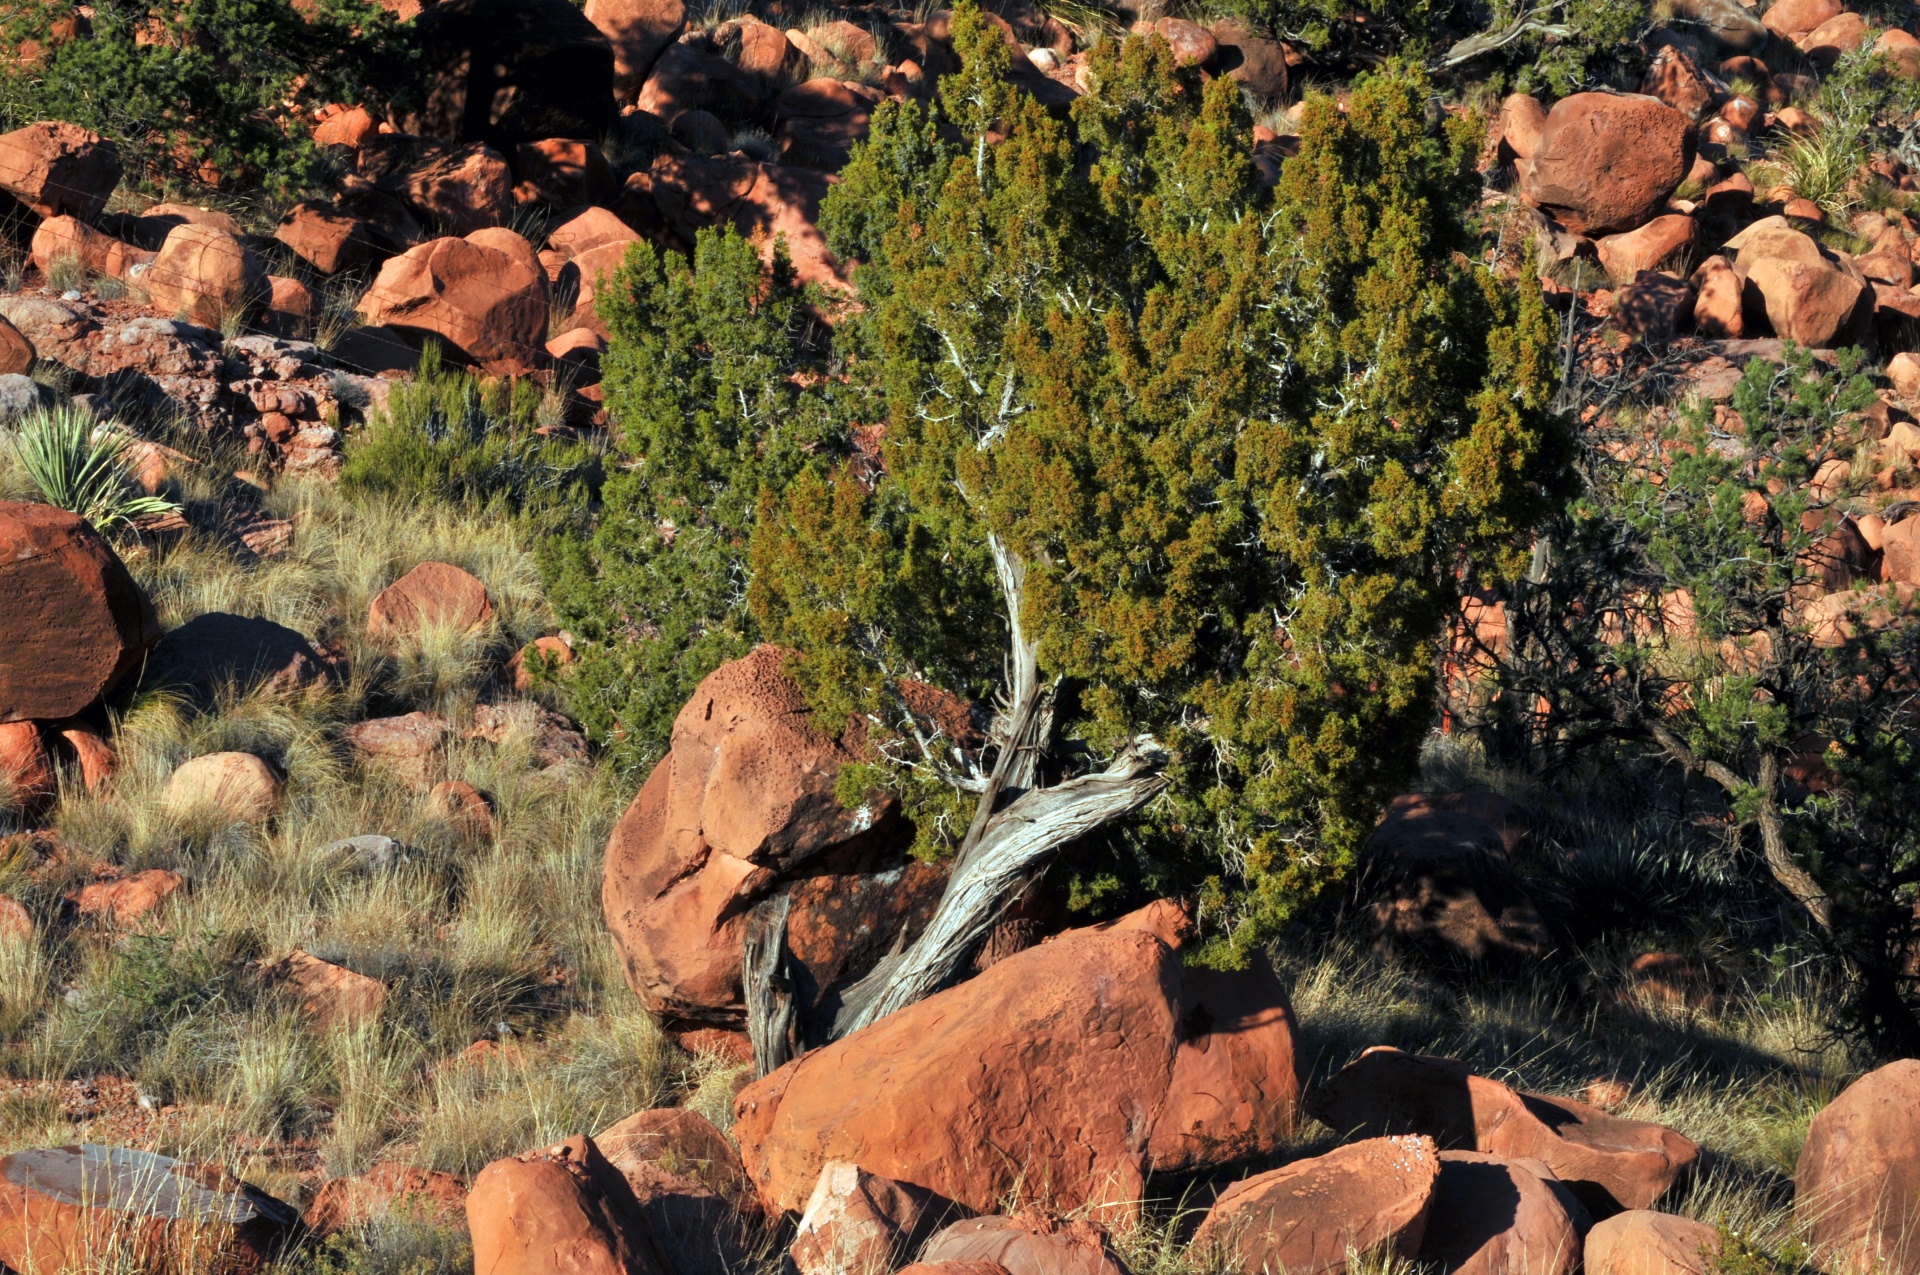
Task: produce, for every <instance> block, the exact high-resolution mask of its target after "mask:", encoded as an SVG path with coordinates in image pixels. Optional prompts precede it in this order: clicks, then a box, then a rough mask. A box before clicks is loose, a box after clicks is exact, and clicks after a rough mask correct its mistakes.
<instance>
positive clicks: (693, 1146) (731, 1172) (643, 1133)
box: [593, 1107, 753, 1200]
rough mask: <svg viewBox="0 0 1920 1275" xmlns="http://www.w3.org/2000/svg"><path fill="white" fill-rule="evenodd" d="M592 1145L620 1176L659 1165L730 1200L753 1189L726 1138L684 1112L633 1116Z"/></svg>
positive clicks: (658, 1110) (708, 1123) (679, 1109)
mask: <svg viewBox="0 0 1920 1275" xmlns="http://www.w3.org/2000/svg"><path fill="white" fill-rule="evenodd" d="M593 1141H594V1144H595V1145H596V1146H598V1147H599V1148H600V1150H601V1153H602V1154H603V1155H605V1156H606V1158H607V1163H608V1164H611V1165H612V1166H613V1167H614V1168H616V1169H618V1170H620V1172H622V1173H628V1172H629V1171H630V1170H631V1169H632V1168H634V1167H635V1166H637V1165H640V1164H643V1163H645V1164H658V1165H661V1166H663V1167H665V1168H666V1169H668V1170H669V1171H671V1172H673V1173H677V1174H679V1175H680V1176H682V1177H687V1178H692V1179H693V1180H695V1181H696V1182H700V1183H703V1184H704V1185H706V1186H707V1187H709V1188H711V1189H712V1190H714V1191H716V1192H718V1193H719V1194H721V1195H724V1196H726V1197H727V1198H728V1199H732V1200H741V1199H745V1198H747V1196H748V1195H749V1194H751V1192H752V1189H753V1183H752V1182H751V1181H749V1180H748V1178H747V1171H746V1168H745V1167H744V1166H743V1165H742V1164H741V1163H740V1153H739V1152H737V1151H735V1150H734V1149H733V1144H732V1143H731V1142H729V1141H727V1135H726V1134H724V1133H722V1132H720V1129H719V1127H718V1126H717V1125H715V1124H714V1123H713V1121H711V1120H709V1119H707V1118H706V1117H705V1116H703V1115H701V1114H700V1113H699V1112H697V1111H688V1110H687V1109H686V1108H684V1107H654V1108H650V1109H648V1110H646V1111H636V1112H634V1113H633V1114H632V1115H630V1116H628V1117H627V1118H626V1119H624V1120H621V1121H619V1122H617V1123H615V1124H612V1125H609V1126H607V1128H605V1129H603V1130H601V1131H600V1132H599V1133H597V1134H595V1135H594V1139H593Z"/></svg>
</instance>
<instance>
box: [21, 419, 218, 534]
mask: <svg viewBox="0 0 1920 1275" xmlns="http://www.w3.org/2000/svg"><path fill="white" fill-rule="evenodd" d="M131 443H132V439H130V438H129V437H128V436H127V435H126V434H125V433H124V432H123V431H122V430H121V429H120V428H119V427H118V425H117V424H116V423H114V422H107V423H105V424H99V425H96V423H95V421H94V419H93V417H92V416H91V415H89V414H88V413H86V412H84V411H82V410H80V409H79V408H76V407H72V406H70V405H62V406H60V407H55V408H51V409H48V408H43V409H41V410H40V411H38V412H35V413H34V414H33V415H32V416H31V417H29V418H28V419H27V422H26V423H25V424H24V425H22V426H21V427H20V431H19V433H18V435H17V436H16V437H15V438H14V440H13V447H14V451H15V452H16V453H17V454H18V455H19V457H20V465H21V468H23V469H25V470H26V471H27V476H28V477H29V478H31V479H33V484H34V486H36V487H38V488H39V489H40V494H41V495H42V496H43V497H45V498H46V501H47V503H48V504H50V505H58V506H59V507H60V508H62V509H68V510H71V511H72V512H74V513H76V514H79V515H80V516H81V517H82V518H85V519H86V520H87V521H88V522H90V523H92V524H93V525H94V526H95V527H97V528H99V529H100V530H102V531H104V530H106V529H108V528H109V527H113V526H116V525H120V524H129V523H132V522H133V521H134V520H135V519H136V518H145V517H149V516H153V515H160V514H170V513H176V512H178V511H179V508H180V506H179V505H177V504H175V503H174V502H173V501H171V500H167V499H166V498H164V497H161V496H149V495H146V494H144V493H143V492H141V491H140V489H139V487H138V485H137V484H136V483H135V482H134V480H133V475H132V474H131V473H129V472H128V470H127V465H126V454H127V448H128V447H129V446H130V445H131Z"/></svg>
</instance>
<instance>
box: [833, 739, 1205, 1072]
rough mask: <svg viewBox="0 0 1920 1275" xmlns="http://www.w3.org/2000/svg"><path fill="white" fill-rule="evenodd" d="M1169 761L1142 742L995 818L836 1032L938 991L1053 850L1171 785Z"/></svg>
mask: <svg viewBox="0 0 1920 1275" xmlns="http://www.w3.org/2000/svg"><path fill="white" fill-rule="evenodd" d="M1166 761H1167V756H1166V753H1165V752H1163V751H1162V750H1161V749H1160V748H1159V747H1158V746H1157V745H1156V744H1154V743H1153V741H1152V740H1151V739H1147V738H1146V737H1144V736H1143V737H1141V738H1140V739H1137V740H1135V741H1134V743H1133V744H1132V745H1131V746H1129V747H1128V748H1127V749H1126V750H1125V751H1124V752H1122V753H1121V754H1120V755H1119V756H1118V757H1116V758H1115V759H1114V761H1113V763H1112V764H1111V765H1110V766H1108V767H1107V769H1106V770H1104V771H1102V772H1100V773H1099V774H1094V775H1083V776H1081V777H1080V778H1078V779H1072V780H1068V781H1067V782H1066V783H1064V784H1059V785H1057V786H1055V787H1052V788H1035V789H1030V790H1029V791H1028V792H1026V793H1025V794H1023V795H1022V796H1021V797H1019V798H1018V799H1017V800H1015V801H1014V802H1013V803H1012V804H1011V805H1009V806H1008V807H1007V808H1006V809H1005V810H1002V811H999V812H997V813H996V814H994V815H992V816H990V817H989V818H988V820H987V822H986V825H985V828H984V831H982V833H981V834H980V836H979V838H978V840H977V841H976V842H975V844H974V846H973V848H972V850H971V852H970V853H968V854H966V855H964V856H963V857H961V858H960V859H957V860H956V861H955V863H954V869H953V876H952V877H951V878H950V879H949V880H948V882H947V888H946V892H945V893H944V894H943V895H941V897H940V905H939V907H937V908H936V909H935V910H934V914H933V918H932V919H931V920H930V921H928V922H927V928H926V929H925V930H923V931H922V932H921V934H920V937H919V938H917V939H915V940H914V941H913V943H912V945H911V946H909V947H908V948H907V949H906V950H905V951H903V952H900V953H898V954H897V955H893V956H889V957H887V958H886V959H884V960H882V961H881V963H880V964H879V965H878V966H877V967H876V968H875V969H874V970H873V972H872V973H870V974H868V975H867V977H866V978H864V979H862V980H861V981H860V982H859V983H857V984H855V985H854V987H853V988H852V989H850V990H849V991H848V993H847V995H846V997H845V999H844V1001H843V1003H842V1008H841V1012H840V1014H839V1016H838V1017H836V1018H835V1020H834V1024H833V1034H834V1036H835V1037H836V1038H838V1037H841V1036H845V1035H848V1034H849V1033H851V1032H856V1031H859V1030H860V1029H861V1028H862V1027H865V1026H866V1025H867V1024H869V1023H872V1022H876V1021H878V1020H879V1019H881V1018H884V1017H885V1016H886V1015H888V1014H891V1013H892V1012H894V1011H895V1010H897V1009H904V1008H905V1007H906V1006H908V1005H911V1004H913V1003H914V1002H915V1001H919V1000H924V999H925V998H926V997H928V996H931V995H933V993H935V992H937V991H939V990H940V989H941V988H942V987H943V986H945V985H946V984H947V982H948V981H949V980H950V979H952V977H953V976H954V974H956V973H957V972H958V971H959V968H960V965H961V963H962V962H963V961H965V960H966V958H967V957H968V956H970V955H971V954H972V952H973V950H974V949H975V948H976V947H977V946H978V945H979V943H980V941H981V940H982V939H983V938H985V937H986V935H987V931H989V930H991V929H992V928H993V925H994V923H995V922H996V921H998V920H999V919H1000V914H1001V913H1002V912H1003V911H1005V910H1006V906H1007V903H1008V901H1009V900H1011V899H1012V898H1014V897H1015V896H1016V895H1017V894H1018V893H1019V892H1020V890H1021V889H1022V888H1024V887H1025V886H1026V884H1027V882H1028V881H1030V880H1031V879H1032V878H1033V875H1034V873H1035V872H1037V871H1038V870H1039V868H1040V867H1041V865H1042V864H1044V862H1045V861H1046V860H1047V859H1048V858H1049V857H1050V856H1051V855H1052V854H1053V853H1054V852H1055V851H1057V850H1059V849H1060V848H1061V847H1062V846H1065V845H1067V844H1068V843H1070V842H1072V841H1074V840H1076V839H1078V838H1080V837H1083V836H1085V835H1086V834H1087V833H1089V832H1091V831H1093V830H1094V829H1096V828H1098V827H1101V826H1102V825H1104V824H1107V823H1111V822H1113V821H1114V820H1116V819H1122V818H1125V817H1126V816H1128V815H1130V814H1132V813H1133V812H1134V811H1136V810H1138V809H1140V808H1141V807H1142V806H1144V805H1146V804H1147V803H1148V802H1149V801H1151V800H1153V798H1154V797H1155V796H1157V795H1158V794H1159V792H1160V790H1161V789H1162V788H1164V787H1166V782H1167V781H1166V777H1165V776H1164V775H1163V774H1162V773H1161V772H1162V770H1163V769H1164V768H1165V766H1166Z"/></svg>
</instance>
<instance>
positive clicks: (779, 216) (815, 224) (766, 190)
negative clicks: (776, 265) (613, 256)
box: [622, 155, 850, 292]
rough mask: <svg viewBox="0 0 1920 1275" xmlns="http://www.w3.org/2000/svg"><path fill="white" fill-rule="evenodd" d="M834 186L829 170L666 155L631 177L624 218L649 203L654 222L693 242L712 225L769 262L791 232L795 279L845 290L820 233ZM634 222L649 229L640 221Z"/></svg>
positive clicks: (789, 247) (841, 274) (728, 158)
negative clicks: (747, 242) (632, 206)
mask: <svg viewBox="0 0 1920 1275" xmlns="http://www.w3.org/2000/svg"><path fill="white" fill-rule="evenodd" d="M831 184H832V183H831V182H830V181H829V179H828V177H827V174H825V173H823V172H817V171H814V170H810V169H804V168H788V167H785V166H783V165H779V164H762V163H758V162H756V161H754V160H750V159H746V158H744V157H741V156H735V155H724V156H718V157H715V158H713V159H681V158H679V157H678V156H675V155H661V156H660V157H659V158H658V159H656V160H654V162H653V166H652V167H651V168H649V169H648V170H647V171H646V172H643V173H635V174H634V175H633V176H632V177H630V178H628V179H627V194H626V196H625V197H623V203H622V214H623V216H624V215H625V207H626V204H627V203H628V202H630V201H632V202H642V203H643V204H644V207H645V208H647V209H651V210H652V216H653V218H655V219H657V220H659V221H660V222H662V223H664V225H665V226H666V227H667V228H668V229H670V230H671V231H673V232H674V233H675V234H677V235H679V236H680V237H681V238H683V239H685V240H686V241H687V242H688V243H692V242H693V240H694V236H695V235H697V234H698V233H699V232H700V230H702V229H703V228H705V227H708V226H723V225H732V226H733V227H734V228H735V229H737V230H738V231H739V232H740V233H741V234H742V235H744V236H746V237H747V238H749V239H751V240H753V241H754V243H756V244H758V245H759V247H760V252H761V256H762V257H764V258H768V259H771V258H772V255H773V246H774V243H775V241H776V240H778V239H779V238H780V237H781V236H782V235H784V236H785V237H786V241H787V252H788V254H789V256H790V257H791V258H792V260H793V270H794V276H795V278H797V279H798V280H799V281H800V282H801V283H803V284H807V283H818V284H820V285H822V286H823V287H825V288H827V289H829V290H832V291H840V292H845V291H847V290H848V288H849V286H850V285H849V283H848V280H847V275H846V272H845V269H844V267H843V266H842V265H841V263H840V262H839V260H838V259H837V258H835V257H834V255H833V253H832V252H831V250H829V249H828V247H827V241H826V237H825V236H824V235H822V234H821V233H820V225H819V222H820V201H821V200H822V199H823V198H825V197H826V193H827V190H828V188H829V186H830V185H831ZM627 220H628V221H629V222H631V223H632V224H634V225H643V224H645V222H644V221H643V220H639V219H636V217H627Z"/></svg>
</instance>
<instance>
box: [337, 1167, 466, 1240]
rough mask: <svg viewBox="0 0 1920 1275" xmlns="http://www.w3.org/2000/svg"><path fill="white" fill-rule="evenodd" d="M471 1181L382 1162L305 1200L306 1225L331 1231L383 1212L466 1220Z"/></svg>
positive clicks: (432, 1219)
mask: <svg viewBox="0 0 1920 1275" xmlns="http://www.w3.org/2000/svg"><path fill="white" fill-rule="evenodd" d="M466 1204H467V1184H466V1183H464V1182H462V1181H461V1180H460V1179H459V1178H456V1177H455V1176H453V1174H451V1173H440V1172H436V1171H435V1170H432V1169H416V1168H414V1167H413V1166H412V1165H405V1164H393V1163H387V1164H381V1165H376V1166H375V1167H374V1168H372V1169H370V1170H368V1171H367V1172H365V1173H363V1174H361V1175H360V1176H359V1177H356V1178H333V1179H331V1180H329V1181H328V1182H326V1183H325V1184H323V1185H322V1186H321V1188H320V1190H319V1192H318V1193H317V1194H315V1196H314V1197H313V1203H312V1204H309V1205H308V1206H307V1211H306V1214H305V1216H304V1219H303V1220H304V1221H305V1223H306V1226H307V1229H308V1230H310V1231H312V1232H314V1233H315V1234H316V1235H320V1236H327V1235H332V1234H333V1233H334V1232H336V1231H345V1230H349V1229H351V1228H353V1227H357V1226H360V1225H363V1224H364V1223H366V1222H369V1221H372V1220H374V1219H376V1218H381V1217H389V1216H391V1217H400V1218H407V1219H409V1220H412V1221H416V1222H426V1223H430V1224H437V1225H440V1226H445V1225H447V1224H449V1223H457V1224H459V1225H465V1223H466Z"/></svg>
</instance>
